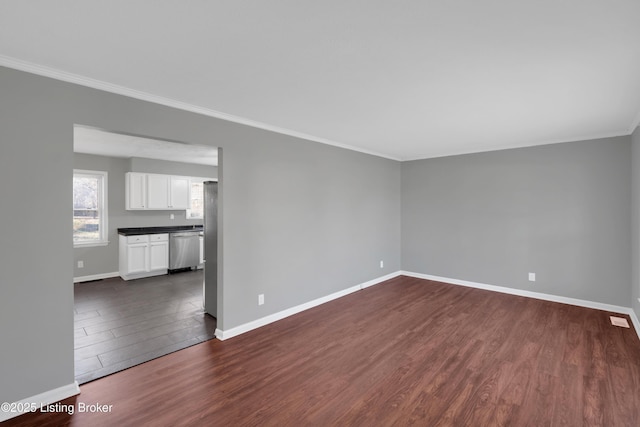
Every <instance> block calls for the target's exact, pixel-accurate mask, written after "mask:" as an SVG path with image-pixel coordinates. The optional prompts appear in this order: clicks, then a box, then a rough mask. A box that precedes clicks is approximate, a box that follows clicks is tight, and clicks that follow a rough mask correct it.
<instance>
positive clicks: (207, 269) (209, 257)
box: [203, 181, 218, 317]
mask: <svg viewBox="0 0 640 427" xmlns="http://www.w3.org/2000/svg"><path fill="white" fill-rule="evenodd" d="M203 186H204V286H203V288H204V311H205V312H207V313H209V314H210V315H211V316H213V317H217V315H218V183H217V182H215V181H206V182H205V183H204V185H203Z"/></svg>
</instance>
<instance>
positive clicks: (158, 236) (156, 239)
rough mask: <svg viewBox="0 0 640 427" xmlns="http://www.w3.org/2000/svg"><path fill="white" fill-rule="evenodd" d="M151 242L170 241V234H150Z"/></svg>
mask: <svg viewBox="0 0 640 427" xmlns="http://www.w3.org/2000/svg"><path fill="white" fill-rule="evenodd" d="M149 241H150V242H167V241H169V234H167V233H163V234H150V235H149Z"/></svg>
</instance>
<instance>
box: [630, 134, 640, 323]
mask: <svg viewBox="0 0 640 427" xmlns="http://www.w3.org/2000/svg"><path fill="white" fill-rule="evenodd" d="M631 153H632V155H631V158H632V162H633V173H632V187H631V188H632V192H631V194H632V204H633V206H632V226H631V230H632V233H631V236H632V242H633V250H632V251H631V259H632V263H631V264H632V266H633V267H632V280H631V304H630V305H631V307H633V310H634V311H635V313H636V316H637V317H639V318H640V302H639V301H638V298H640V127H638V128H636V130H635V132H634V133H633V135H632V149H631Z"/></svg>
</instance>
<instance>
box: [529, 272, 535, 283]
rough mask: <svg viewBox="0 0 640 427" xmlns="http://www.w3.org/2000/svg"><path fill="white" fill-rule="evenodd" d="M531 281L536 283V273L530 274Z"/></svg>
mask: <svg viewBox="0 0 640 427" xmlns="http://www.w3.org/2000/svg"><path fill="white" fill-rule="evenodd" d="M529 281H530V282H535V281H536V273H529Z"/></svg>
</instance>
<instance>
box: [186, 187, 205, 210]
mask: <svg viewBox="0 0 640 427" xmlns="http://www.w3.org/2000/svg"><path fill="white" fill-rule="evenodd" d="M203 217H204V186H203V185H202V181H200V180H198V181H196V180H193V179H192V180H191V207H190V209H189V210H188V211H187V218H191V219H197V218H203Z"/></svg>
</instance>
